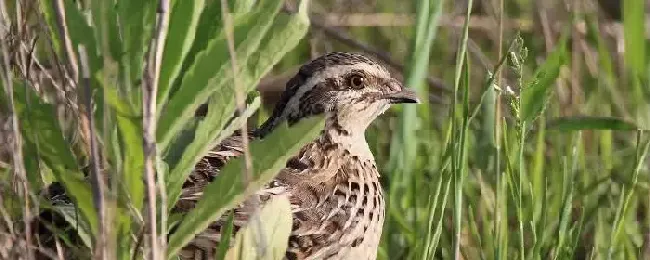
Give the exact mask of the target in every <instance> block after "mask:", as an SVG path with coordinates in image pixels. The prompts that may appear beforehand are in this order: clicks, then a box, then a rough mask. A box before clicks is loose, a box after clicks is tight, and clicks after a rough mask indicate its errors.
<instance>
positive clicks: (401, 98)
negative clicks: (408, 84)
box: [385, 88, 420, 104]
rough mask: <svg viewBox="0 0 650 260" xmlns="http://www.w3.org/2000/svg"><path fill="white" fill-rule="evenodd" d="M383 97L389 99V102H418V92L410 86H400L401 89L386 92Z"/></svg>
mask: <svg viewBox="0 0 650 260" xmlns="http://www.w3.org/2000/svg"><path fill="white" fill-rule="evenodd" d="M385 98H386V99H388V100H390V103H391V104H403V103H416V104H417V103H420V99H419V98H418V94H417V93H415V91H414V90H412V89H410V88H402V91H399V92H393V93H389V94H386V95H385Z"/></svg>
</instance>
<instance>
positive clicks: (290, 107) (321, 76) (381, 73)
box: [281, 63, 390, 118]
mask: <svg viewBox="0 0 650 260" xmlns="http://www.w3.org/2000/svg"><path fill="white" fill-rule="evenodd" d="M353 70H361V71H365V72H366V73H368V74H370V75H373V76H375V77H378V78H389V77H390V73H389V72H388V71H386V70H385V69H384V68H382V67H379V66H378V65H372V64H368V63H357V64H354V65H335V66H330V67H328V68H326V69H325V70H324V71H321V72H316V73H314V74H313V75H312V76H311V78H309V80H307V81H306V82H305V83H304V84H303V85H302V86H300V87H299V88H298V90H297V91H296V93H295V94H294V95H293V97H291V99H289V102H287V104H286V105H285V107H284V111H282V116H281V118H286V117H287V116H289V115H290V113H294V112H297V111H298V107H299V106H300V98H301V97H302V96H303V95H304V94H305V93H307V92H309V91H311V90H312V89H313V88H314V86H316V84H318V83H320V82H322V81H324V80H325V79H328V78H338V77H340V76H342V75H345V74H347V73H349V72H350V71H353Z"/></svg>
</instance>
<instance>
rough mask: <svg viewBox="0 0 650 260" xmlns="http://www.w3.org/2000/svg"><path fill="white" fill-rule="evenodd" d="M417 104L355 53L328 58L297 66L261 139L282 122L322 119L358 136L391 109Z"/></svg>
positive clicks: (380, 69) (373, 63)
mask: <svg viewBox="0 0 650 260" xmlns="http://www.w3.org/2000/svg"><path fill="white" fill-rule="evenodd" d="M399 103H419V100H418V97H417V95H416V93H415V92H414V91H413V90H411V89H409V88H406V87H404V86H403V84H402V83H401V82H400V81H399V80H397V79H395V78H393V77H392V76H391V75H390V72H388V70H387V69H386V68H385V67H384V66H382V65H381V64H379V63H378V62H376V61H374V60H372V59H370V58H368V57H366V56H364V55H361V54H357V53H345V52H332V53H328V54H325V55H323V56H321V57H319V58H317V59H315V60H312V61H311V62H309V63H307V64H305V65H303V66H302V67H301V68H300V69H299V71H298V73H297V74H296V75H295V76H294V77H293V78H292V79H290V80H289V82H288V83H287V88H286V90H285V91H284V92H283V94H282V96H281V98H280V101H279V102H278V103H277V105H276V107H275V109H274V111H273V115H272V116H271V117H270V118H269V119H268V120H267V121H266V122H265V123H264V124H263V125H262V127H261V128H260V130H259V134H260V135H261V136H263V135H265V134H266V133H268V132H270V131H271V130H272V129H273V128H274V127H275V126H277V125H278V124H279V123H280V122H282V121H285V120H286V121H287V122H288V123H289V124H290V125H291V124H293V123H296V122H298V121H299V120H300V119H302V118H305V117H309V116H313V115H319V114H325V115H326V117H327V119H328V120H335V121H336V122H337V124H338V126H339V127H341V128H344V129H351V130H359V131H363V130H365V129H366V127H367V126H368V125H369V124H370V123H371V122H372V121H373V120H374V119H375V118H377V116H379V115H380V114H382V113H383V112H385V111H386V110H387V109H388V108H389V107H390V105H391V104H399Z"/></svg>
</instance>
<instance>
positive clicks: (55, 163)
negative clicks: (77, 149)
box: [14, 86, 97, 233]
mask: <svg viewBox="0 0 650 260" xmlns="http://www.w3.org/2000/svg"><path fill="white" fill-rule="evenodd" d="M14 90H15V94H16V99H15V101H16V112H17V114H18V117H19V119H20V124H21V131H22V134H23V136H24V138H25V142H28V143H31V144H36V145H38V153H39V157H40V158H41V159H42V160H43V162H44V163H45V164H46V165H47V166H48V167H49V168H50V169H51V170H52V173H53V175H54V177H55V178H56V179H57V181H59V182H61V183H62V184H63V185H64V187H65V189H66V191H67V193H68V194H69V195H70V197H71V198H72V199H73V200H74V201H75V202H76V204H77V206H78V207H79V209H80V210H81V213H82V214H83V216H84V217H85V218H86V220H87V221H88V223H89V225H90V228H91V230H92V231H93V233H94V232H95V231H96V230H97V215H96V212H95V208H94V206H93V202H92V192H91V190H90V186H89V184H88V183H87V182H86V180H85V179H84V177H83V175H82V173H81V172H80V170H79V168H78V166H77V160H76V158H75V157H74V155H73V153H72V151H71V149H70V147H69V146H68V143H67V142H66V140H65V139H64V137H63V132H62V131H61V128H60V126H59V122H58V120H57V117H56V114H55V111H56V110H55V109H54V107H53V106H52V105H49V104H43V103H40V100H38V98H37V96H36V94H35V93H30V94H27V92H26V91H31V88H27V87H25V86H19V87H16V88H14ZM22 102H25V103H22ZM27 102H28V103H27ZM26 104H29V107H27V105H26Z"/></svg>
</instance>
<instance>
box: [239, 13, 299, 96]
mask: <svg viewBox="0 0 650 260" xmlns="http://www.w3.org/2000/svg"><path fill="white" fill-rule="evenodd" d="M303 2H306V1H303ZM308 30H309V20H308V19H306V18H305V17H303V16H302V15H301V14H300V13H299V14H297V15H286V14H278V16H277V17H276V18H275V22H274V24H273V27H272V28H271V29H270V30H269V32H268V33H267V34H266V36H265V37H264V39H263V40H262V42H264V45H262V46H261V48H260V49H259V50H257V51H256V52H255V53H252V54H251V55H250V56H249V57H248V64H250V65H249V66H248V67H247V68H246V71H245V73H246V74H245V75H247V77H246V78H245V80H246V81H244V84H242V85H245V86H247V89H248V90H249V91H250V90H252V89H254V88H255V87H256V86H257V83H258V82H259V80H260V79H261V78H262V76H264V75H265V74H266V73H268V72H269V71H270V70H271V69H272V68H273V66H274V65H275V64H277V63H278V62H279V61H280V59H282V57H284V56H285V54H287V53H288V52H289V51H291V50H292V49H294V48H295V47H296V46H297V45H298V43H299V42H300V40H301V39H302V38H303V37H304V36H305V35H306V34H307V31H308ZM240 86H241V85H240Z"/></svg>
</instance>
